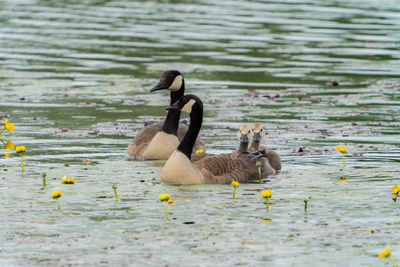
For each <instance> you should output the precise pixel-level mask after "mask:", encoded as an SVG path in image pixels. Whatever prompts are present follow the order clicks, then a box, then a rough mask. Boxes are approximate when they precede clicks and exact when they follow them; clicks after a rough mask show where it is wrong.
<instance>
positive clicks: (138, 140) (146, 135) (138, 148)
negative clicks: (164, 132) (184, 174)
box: [127, 122, 206, 156]
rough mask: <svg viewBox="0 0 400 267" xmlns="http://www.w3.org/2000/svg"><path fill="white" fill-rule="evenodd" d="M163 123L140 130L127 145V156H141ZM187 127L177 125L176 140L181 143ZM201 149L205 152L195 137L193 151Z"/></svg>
mask: <svg viewBox="0 0 400 267" xmlns="http://www.w3.org/2000/svg"><path fill="white" fill-rule="evenodd" d="M163 123H164V122H156V123H152V124H150V125H148V126H146V127H144V128H142V129H141V130H140V131H139V133H138V134H137V135H136V137H135V138H134V139H133V140H132V141H131V142H130V144H129V145H128V149H127V153H128V155H129V156H141V155H143V153H144V151H145V150H146V148H147V147H148V145H149V144H150V142H151V140H152V139H153V138H154V136H155V135H156V134H157V133H158V132H159V131H160V130H161V128H162V126H163ZM187 130H188V127H187V126H186V125H185V124H182V123H181V124H179V128H178V140H179V141H182V139H183V137H184V136H185V134H186V132H187ZM198 149H202V150H203V151H205V150H206V145H205V144H204V142H203V140H201V139H200V137H197V139H196V143H195V144H194V147H193V151H194V152H196V150H198Z"/></svg>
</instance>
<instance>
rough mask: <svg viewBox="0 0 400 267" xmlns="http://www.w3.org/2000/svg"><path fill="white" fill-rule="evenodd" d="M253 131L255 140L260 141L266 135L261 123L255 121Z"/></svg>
mask: <svg viewBox="0 0 400 267" xmlns="http://www.w3.org/2000/svg"><path fill="white" fill-rule="evenodd" d="M251 131H252V132H253V135H254V136H253V138H254V141H256V142H260V141H261V139H262V138H263V137H264V136H265V131H264V129H263V126H262V124H261V123H258V122H255V123H253V124H252V127H251Z"/></svg>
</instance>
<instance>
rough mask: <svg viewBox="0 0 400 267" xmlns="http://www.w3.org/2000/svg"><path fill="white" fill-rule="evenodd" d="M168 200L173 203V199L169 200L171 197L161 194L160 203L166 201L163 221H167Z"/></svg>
mask: <svg viewBox="0 0 400 267" xmlns="http://www.w3.org/2000/svg"><path fill="white" fill-rule="evenodd" d="M170 200H172V202H174V200H173V199H171V196H170V195H168V194H162V195H160V201H166V202H165V219H167V220H168V203H170Z"/></svg>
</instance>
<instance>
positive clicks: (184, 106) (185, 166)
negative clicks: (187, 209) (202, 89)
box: [161, 95, 267, 184]
mask: <svg viewBox="0 0 400 267" xmlns="http://www.w3.org/2000/svg"><path fill="white" fill-rule="evenodd" d="M167 109H168V110H182V111H184V112H187V113H189V114H190V126H189V129H188V131H187V132H186V134H185V137H184V138H183V139H182V141H181V143H180V144H179V146H178V147H177V149H176V150H175V151H174V153H172V155H171V156H170V157H169V159H168V161H167V162H166V163H165V165H164V168H163V170H162V174H161V181H163V182H168V183H173V184H229V183H231V182H232V179H235V180H238V181H239V182H241V183H245V182H250V181H251V180H253V179H257V178H258V167H257V165H256V163H257V161H258V159H257V158H254V157H252V156H251V155H249V154H244V153H239V154H238V155H237V156H236V157H230V156H227V155H224V154H221V155H212V156H208V157H205V158H203V159H200V160H198V161H196V162H191V160H190V159H191V156H192V151H193V146H194V144H195V142H196V138H197V136H198V134H199V131H200V128H201V125H202V122H203V103H202V102H201V100H200V98H198V97H197V96H195V95H185V96H183V97H182V98H181V99H180V100H179V101H177V102H176V103H174V104H173V105H170V106H169V107H168V108H167ZM260 162H262V166H261V171H262V174H263V176H264V177H265V176H266V175H267V166H266V164H265V163H263V162H264V161H260Z"/></svg>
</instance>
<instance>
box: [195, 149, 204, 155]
mask: <svg viewBox="0 0 400 267" xmlns="http://www.w3.org/2000/svg"><path fill="white" fill-rule="evenodd" d="M201 153H204V151H203V149H197V150H196V154H201Z"/></svg>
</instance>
